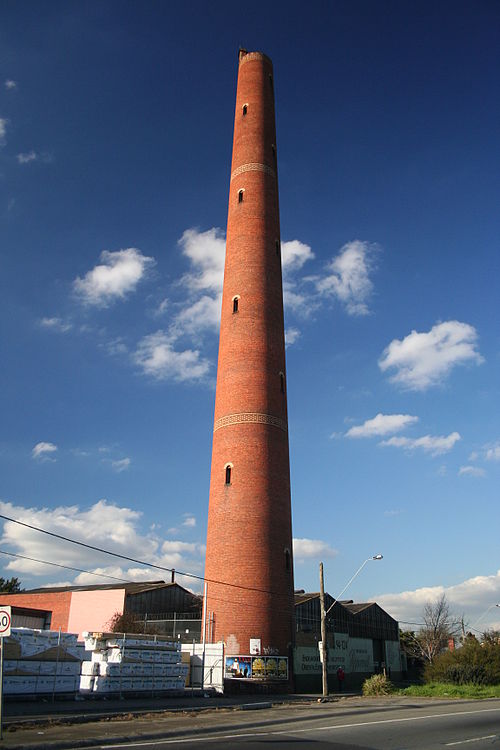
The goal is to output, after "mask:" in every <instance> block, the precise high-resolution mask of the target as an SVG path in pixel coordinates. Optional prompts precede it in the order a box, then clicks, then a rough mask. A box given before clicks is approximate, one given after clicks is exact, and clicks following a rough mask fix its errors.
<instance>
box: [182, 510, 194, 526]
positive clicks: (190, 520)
mask: <svg viewBox="0 0 500 750" xmlns="http://www.w3.org/2000/svg"><path fill="white" fill-rule="evenodd" d="M182 525H183V526H186V528H188V529H194V527H195V526H196V517H195V516H193V514H192V513H184V521H183V522H182Z"/></svg>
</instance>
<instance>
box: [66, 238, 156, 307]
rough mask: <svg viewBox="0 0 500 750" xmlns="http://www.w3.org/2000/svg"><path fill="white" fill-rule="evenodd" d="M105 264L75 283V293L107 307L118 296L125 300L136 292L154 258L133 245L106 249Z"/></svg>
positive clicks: (85, 300) (90, 303)
mask: <svg viewBox="0 0 500 750" xmlns="http://www.w3.org/2000/svg"><path fill="white" fill-rule="evenodd" d="M100 259H101V261H102V263H101V264H100V265H98V266H95V267H94V268H93V269H92V270H91V271H89V272H88V273H87V274H85V276H84V278H83V279H81V278H80V277H78V278H76V279H75V281H74V282H73V287H74V289H75V292H76V293H77V294H78V295H79V296H80V297H81V298H82V300H83V302H85V303H86V304H88V305H96V306H99V307H106V306H107V305H109V304H110V303H112V302H113V301H115V300H116V299H123V298H124V297H125V296H126V295H127V294H128V293H130V292H133V291H135V289H136V287H137V285H138V283H139V282H140V281H141V279H142V278H143V277H144V276H145V274H146V272H147V270H148V268H149V267H151V266H152V265H154V263H155V260H154V258H149V257H147V256H145V255H143V254H142V253H141V251H140V250H137V249H136V248H134V247H129V248H127V249H126V250H117V251H115V252H110V251H109V250H103V252H102V253H101V256H100Z"/></svg>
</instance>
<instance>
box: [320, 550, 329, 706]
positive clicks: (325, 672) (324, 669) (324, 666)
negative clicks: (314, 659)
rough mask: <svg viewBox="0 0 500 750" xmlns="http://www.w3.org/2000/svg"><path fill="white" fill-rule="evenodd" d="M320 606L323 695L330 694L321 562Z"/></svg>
mask: <svg viewBox="0 0 500 750" xmlns="http://www.w3.org/2000/svg"><path fill="white" fill-rule="evenodd" d="M319 606H320V610H321V652H320V660H321V667H322V677H323V697H324V698H326V697H327V695H328V664H327V651H326V612H325V581H324V578H323V563H322V562H320V564H319Z"/></svg>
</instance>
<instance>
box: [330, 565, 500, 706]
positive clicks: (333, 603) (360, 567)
mask: <svg viewBox="0 0 500 750" xmlns="http://www.w3.org/2000/svg"><path fill="white" fill-rule="evenodd" d="M383 557H384V556H383V555H373V556H372V557H367V558H366V560H365V561H364V562H363V563H362V564H361V565H360V566H359V568H358V569H357V571H356V572H355V573H354V575H353V576H352V577H351V578H349V580H348V581H347V583H346V585H345V586H344V588H343V589H342V591H341V592H340V594H338V596H336V597H335V599H334V600H333V602H332V603H331V604H330V606H329V607H328V609H327V610H326V611H325V582H324V577H323V563H322V562H320V564H319V606H320V614H321V656H320V659H321V666H322V670H321V674H322V678H323V680H322V682H323V697H324V698H326V697H327V695H328V664H327V652H326V616H327V614H328V612H329V611H330V610H331V609H332V607H333V606H334V605H335V604H336V603H337V602H338V600H339V599H340V597H341V596H342V594H343V593H344V592H345V591H346V590H347V589H348V588H349V586H350V585H351V583H352V582H353V581H354V579H355V578H356V576H357V575H358V574H359V573H361V571H362V570H363V568H364V567H365V565H366V563H367V562H370V560H382V558H383ZM498 606H500V605H498Z"/></svg>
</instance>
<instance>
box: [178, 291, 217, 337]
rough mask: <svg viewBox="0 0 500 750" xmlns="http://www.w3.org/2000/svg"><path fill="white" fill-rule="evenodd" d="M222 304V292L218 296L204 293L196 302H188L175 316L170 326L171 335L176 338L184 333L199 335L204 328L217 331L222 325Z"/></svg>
mask: <svg viewBox="0 0 500 750" xmlns="http://www.w3.org/2000/svg"><path fill="white" fill-rule="evenodd" d="M221 305H222V295H221V294H218V295H217V296H216V297H209V296H208V295H203V297H200V299H198V300H196V302H192V303H189V304H187V305H186V306H185V307H183V309H182V311H181V312H180V313H179V314H178V315H176V316H175V318H174V320H173V322H172V325H171V326H170V328H169V333H170V335H171V336H173V337H175V338H178V337H179V336H182V335H184V334H188V335H190V336H194V337H197V335H198V334H199V332H200V331H201V330H204V329H211V330H213V331H216V332H217V331H218V330H219V326H220V313H221Z"/></svg>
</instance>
